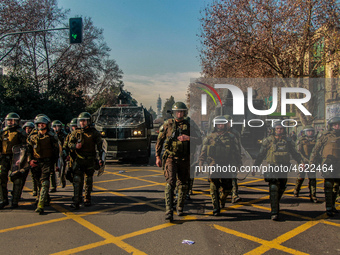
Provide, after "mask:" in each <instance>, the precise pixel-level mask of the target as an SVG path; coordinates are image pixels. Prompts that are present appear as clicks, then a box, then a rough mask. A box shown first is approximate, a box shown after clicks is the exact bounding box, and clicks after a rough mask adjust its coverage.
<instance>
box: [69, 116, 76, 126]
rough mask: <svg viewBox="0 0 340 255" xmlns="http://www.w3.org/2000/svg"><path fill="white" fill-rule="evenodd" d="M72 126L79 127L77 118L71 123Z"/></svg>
mask: <svg viewBox="0 0 340 255" xmlns="http://www.w3.org/2000/svg"><path fill="white" fill-rule="evenodd" d="M70 126H71V127H72V126H77V118H73V119H72V120H71V122H70Z"/></svg>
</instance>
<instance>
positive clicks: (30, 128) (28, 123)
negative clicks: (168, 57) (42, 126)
mask: <svg viewBox="0 0 340 255" xmlns="http://www.w3.org/2000/svg"><path fill="white" fill-rule="evenodd" d="M34 128H35V126H34V123H33V122H31V121H27V122H26V123H25V124H24V125H23V126H22V129H23V130H25V132H26V134H28V135H29V134H30V133H31V132H32V130H33V129H34ZM27 129H28V130H27Z"/></svg>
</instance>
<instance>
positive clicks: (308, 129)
mask: <svg viewBox="0 0 340 255" xmlns="http://www.w3.org/2000/svg"><path fill="white" fill-rule="evenodd" d="M302 134H303V135H304V136H306V137H310V138H312V137H314V136H315V129H314V128H313V127H312V126H310V125H308V126H305V127H304V128H303V129H302Z"/></svg>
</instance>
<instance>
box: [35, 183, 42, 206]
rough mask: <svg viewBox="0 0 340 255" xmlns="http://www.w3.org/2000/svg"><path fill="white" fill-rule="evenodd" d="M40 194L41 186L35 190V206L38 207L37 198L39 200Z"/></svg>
mask: <svg viewBox="0 0 340 255" xmlns="http://www.w3.org/2000/svg"><path fill="white" fill-rule="evenodd" d="M40 192H41V186H40V185H38V188H37V197H36V198H35V202H34V203H35V205H38V203H39V198H40Z"/></svg>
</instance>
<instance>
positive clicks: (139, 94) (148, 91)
mask: <svg viewBox="0 0 340 255" xmlns="http://www.w3.org/2000/svg"><path fill="white" fill-rule="evenodd" d="M200 76H201V74H200V73H199V72H184V73H165V74H155V75H150V76H143V75H125V76H124V79H123V81H124V84H125V86H124V88H125V89H126V90H128V91H130V92H131V93H132V97H134V98H135V99H136V100H137V101H138V104H140V103H143V105H144V106H145V107H146V108H149V107H150V106H152V108H153V109H154V110H155V111H156V109H157V108H156V104H157V99H158V95H160V96H161V98H162V104H163V105H164V103H165V101H166V99H167V98H169V97H170V96H173V97H174V98H175V101H183V102H185V101H186V93H187V89H188V86H189V84H190V79H191V78H198V77H200ZM162 107H163V106H162Z"/></svg>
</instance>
